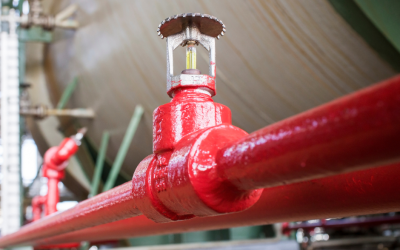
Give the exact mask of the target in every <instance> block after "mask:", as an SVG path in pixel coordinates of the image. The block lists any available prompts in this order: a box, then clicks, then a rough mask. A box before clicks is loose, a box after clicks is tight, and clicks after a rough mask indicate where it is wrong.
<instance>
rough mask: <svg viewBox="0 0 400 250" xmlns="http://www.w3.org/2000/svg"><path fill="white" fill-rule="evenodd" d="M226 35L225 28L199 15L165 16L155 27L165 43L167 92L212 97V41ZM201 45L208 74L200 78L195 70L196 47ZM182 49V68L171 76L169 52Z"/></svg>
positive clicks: (213, 88)
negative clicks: (193, 91)
mask: <svg viewBox="0 0 400 250" xmlns="http://www.w3.org/2000/svg"><path fill="white" fill-rule="evenodd" d="M225 32H226V29H225V25H224V24H223V23H222V21H221V20H219V19H218V18H216V17H213V16H210V15H207V14H200V13H184V14H180V15H175V16H172V17H168V18H167V19H165V20H163V21H162V22H161V24H160V25H159V26H158V29H157V33H158V35H159V36H160V37H161V38H164V37H165V38H166V40H167V93H168V95H169V96H171V97H173V96H174V95H175V90H177V89H182V88H195V89H196V91H198V92H202V93H206V94H209V95H210V96H214V95H215V94H216V91H215V76H216V73H215V71H216V65H215V38H217V39H219V38H220V37H221V36H223V35H224V34H225ZM199 44H200V45H202V46H203V47H204V48H205V49H206V50H208V52H209V74H208V75H201V72H200V70H198V69H196V46H197V45H199ZM179 45H181V46H186V69H184V70H183V71H182V72H181V74H180V75H177V76H174V69H173V51H174V50H175V49H176V48H177V47H178V46H179Z"/></svg>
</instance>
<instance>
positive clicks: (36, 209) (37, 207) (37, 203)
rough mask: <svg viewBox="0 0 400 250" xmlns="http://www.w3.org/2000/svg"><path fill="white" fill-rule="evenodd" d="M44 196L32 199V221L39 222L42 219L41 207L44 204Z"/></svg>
mask: <svg viewBox="0 0 400 250" xmlns="http://www.w3.org/2000/svg"><path fill="white" fill-rule="evenodd" d="M46 199H47V197H46V196H36V197H33V199H32V214H33V221H37V220H40V218H41V217H42V212H43V206H44V204H45V203H46Z"/></svg>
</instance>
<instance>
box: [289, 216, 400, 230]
mask: <svg viewBox="0 0 400 250" xmlns="http://www.w3.org/2000/svg"><path fill="white" fill-rule="evenodd" d="M388 224H400V216H384V217H383V216H379V217H370V218H346V219H341V220H336V219H335V220H325V219H323V220H320V221H319V222H316V223H307V222H302V223H299V224H293V225H292V224H289V223H283V225H282V233H283V234H290V232H291V231H292V230H297V229H303V230H305V231H312V230H314V229H315V228H316V227H321V228H324V229H328V228H348V227H376V226H380V225H388Z"/></svg>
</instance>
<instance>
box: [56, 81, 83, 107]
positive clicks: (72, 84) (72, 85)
mask: <svg viewBox="0 0 400 250" xmlns="http://www.w3.org/2000/svg"><path fill="white" fill-rule="evenodd" d="M77 84H78V78H77V77H74V79H73V80H72V82H70V83H68V85H67V87H66V88H65V90H64V92H63V93H62V95H61V98H60V100H59V101H58V104H57V109H63V108H65V105H67V102H68V101H69V99H70V98H71V96H72V93H74V90H75V88H76V85H77Z"/></svg>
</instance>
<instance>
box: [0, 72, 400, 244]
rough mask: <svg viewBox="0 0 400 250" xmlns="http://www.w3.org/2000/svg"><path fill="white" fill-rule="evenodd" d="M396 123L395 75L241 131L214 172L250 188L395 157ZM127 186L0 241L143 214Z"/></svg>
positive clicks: (398, 82)
mask: <svg viewBox="0 0 400 250" xmlns="http://www.w3.org/2000/svg"><path fill="white" fill-rule="evenodd" d="M324 112H326V113H324ZM326 124H329V126H327V125H326ZM399 125H400V77H396V78H392V79H389V80H387V81H385V82H383V83H381V84H379V85H376V86H373V87H370V88H367V89H365V90H362V91H360V92H356V93H354V94H351V95H348V96H346V97H344V98H340V99H338V100H336V101H333V102H331V103H328V104H326V105H323V106H321V107H319V108H315V109H312V110H310V111H308V112H305V113H302V114H300V115H297V116H295V117H293V118H289V119H287V120H284V121H282V122H279V123H277V124H274V125H271V126H269V127H266V128H264V129H262V130H259V131H257V132H255V133H253V134H251V135H249V136H248V137H245V138H244V139H243V140H241V141H239V142H237V143H236V144H233V145H230V146H229V147H227V148H225V150H222V151H221V152H220V153H219V156H218V158H217V161H218V164H219V165H217V166H218V171H219V172H220V174H221V176H222V177H225V178H226V179H228V180H230V181H231V182H233V183H234V184H235V185H237V186H239V187H241V188H243V189H252V188H258V187H270V186H274V185H281V184H286V183H293V182H296V181H304V180H309V179H313V178H318V177H323V176H328V175H334V174H338V173H341V172H346V171H353V170H355V169H360V168H366V167H370V166H375V165H376V164H378V163H384V162H393V161H395V160H396V159H398V158H399V154H396V152H398V148H399V142H400V140H399V139H400V138H399V136H400V134H399V129H398V128H399ZM330 133H332V135H330ZM267 142H268V143H267ZM269 144H271V145H272V146H269ZM342 148H343V149H342ZM242 152H245V154H243V153H242ZM360 152H362V153H360ZM342 154H343V155H342ZM355 156H357V157H355ZM285 160H286V161H287V164H283V163H284V162H285ZM258 161H259V162H261V163H262V164H259V163H257V162H258ZM318 164H321V165H318ZM330 164H332V166H333V167H332V166H331V165H330ZM231 165H232V166H231ZM247 165H248V166H253V167H252V168H249V167H247ZM319 166H321V167H319ZM240 167H242V168H243V169H241V168H240ZM264 178H265V180H264ZM221 179H222V178H221ZM130 188H131V184H130V183H126V184H124V185H122V186H120V187H117V188H115V189H113V190H110V191H109V192H106V193H103V194H100V195H98V196H96V197H94V198H92V199H89V200H87V201H84V202H81V203H80V204H79V205H78V206H76V207H75V208H73V209H70V210H68V211H65V212H63V213H57V214H55V215H52V216H49V217H46V218H44V219H42V220H39V221H37V222H34V223H32V224H29V225H27V226H24V227H23V228H21V230H19V231H18V232H16V233H14V234H11V235H7V236H4V237H2V238H0V247H1V246H9V245H15V244H18V243H22V242H29V241H33V240H37V239H40V238H46V237H50V236H55V235H59V234H62V233H67V232H71V231H74V230H80V229H84V228H87V227H92V226H96V225H101V224H105V223H109V222H113V221H117V220H121V219H126V218H129V217H133V216H137V215H139V214H141V212H140V211H139V210H138V209H136V207H135V204H134V201H133V196H132V194H131V189H130ZM264 195H265V194H264Z"/></svg>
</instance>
